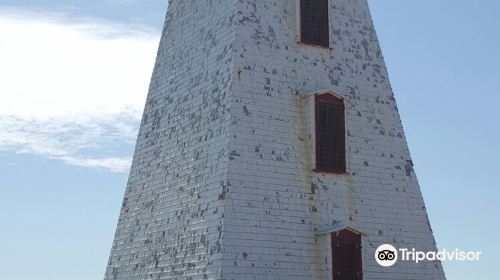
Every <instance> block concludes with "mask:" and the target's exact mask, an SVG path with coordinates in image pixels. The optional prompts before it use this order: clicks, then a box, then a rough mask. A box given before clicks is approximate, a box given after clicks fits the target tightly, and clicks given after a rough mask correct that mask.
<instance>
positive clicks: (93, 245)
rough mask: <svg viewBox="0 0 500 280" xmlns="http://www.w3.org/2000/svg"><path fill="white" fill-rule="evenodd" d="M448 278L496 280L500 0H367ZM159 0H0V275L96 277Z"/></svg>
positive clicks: (123, 175)
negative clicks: (468, 256) (454, 254)
mask: <svg viewBox="0 0 500 280" xmlns="http://www.w3.org/2000/svg"><path fill="white" fill-rule="evenodd" d="M369 3H370V7H371V11H372V16H373V20H374V23H375V27H376V29H377V33H378V36H379V40H380V43H381V46H382V50H383V54H384V57H385V60H386V63H387V66H388V69H389V74H390V78H391V82H392V87H393V89H394V92H395V95H396V99H397V102H398V105H399V110H400V113H401V117H402V121H403V124H404V127H405V133H406V136H407V141H408V143H409V147H410V151H411V154H412V157H413V162H414V164H415V170H416V173H417V176H418V178H419V182H420V185H421V189H422V193H423V196H424V199H425V202H426V206H427V211H428V215H429V218H430V222H431V225H432V228H433V230H434V235H435V238H436V241H437V243H438V247H439V248H440V249H443V248H446V249H451V250H453V249H455V248H460V249H462V250H474V251H482V252H483V256H482V259H481V261H479V262H470V263H461V262H445V263H444V264H443V265H444V268H445V272H446V275H447V278H448V279H459V280H462V279H463V280H465V279H499V278H500V273H499V272H498V269H497V267H496V266H497V265H498V260H499V258H498V257H497V255H496V252H500V242H498V239H497V238H496V237H497V236H499V235H500V219H499V218H498V216H497V215H498V214H499V213H500V203H499V202H498V199H499V198H500V183H499V180H498V177H497V176H495V175H497V174H498V169H499V167H500V147H499V146H500V145H499V143H500V125H499V120H500V118H499V116H498V115H497V112H498V106H499V104H500V92H499V90H498V87H496V86H495V85H496V83H495V82H496V81H497V80H498V79H499V77H500V70H499V68H498V66H499V65H500V52H498V46H499V45H500V32H499V31H498V30H499V29H500V17H498V16H497V14H498V11H500V2H499V1H497V0H478V1H465V0H440V1H434V0H420V1H401V0H371V1H369ZM166 7H167V1H166V0H161V1H159V0H143V1H138V0H99V1H96V0H87V1H73V0H72V1H67V0H66V1H62V0H60V1H59V0H36V1H34V0H15V1H14V0H0V194H1V195H0V221H1V225H0V264H2V265H0V279H5V280H32V279H37V280H67V279H72V280H90V279H102V277H103V274H104V270H105V266H106V262H107V258H108V255H109V251H110V248H111V244H112V240H113V235H114V230H115V227H116V223H117V219H118V213H119V210H120V205H121V200H122V197H123V192H124V189H125V184H126V180H127V176H128V170H129V166H130V161H131V156H132V153H133V149H134V143H135V138H136V135H137V129H138V126H139V122H140V117H141V111H142V108H143V105H144V102H145V99H146V94H147V88H148V84H149V79H150V76H151V72H152V69H153V63H154V59H155V55H156V49H157V46H158V40H159V37H160V33H161V28H162V24H163V19H164V14H165V11H166Z"/></svg>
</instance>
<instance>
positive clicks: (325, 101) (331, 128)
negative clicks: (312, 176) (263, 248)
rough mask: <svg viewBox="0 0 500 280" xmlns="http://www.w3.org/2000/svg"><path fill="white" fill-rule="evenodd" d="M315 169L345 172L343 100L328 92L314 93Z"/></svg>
mask: <svg viewBox="0 0 500 280" xmlns="http://www.w3.org/2000/svg"><path fill="white" fill-rule="evenodd" d="M315 103H316V171H319V172H331V173H345V172H346V160H345V116H344V110H345V108H344V101H343V100H342V99H341V98H338V97H336V96H334V95H332V94H330V93H325V94H320V95H316V100H315Z"/></svg>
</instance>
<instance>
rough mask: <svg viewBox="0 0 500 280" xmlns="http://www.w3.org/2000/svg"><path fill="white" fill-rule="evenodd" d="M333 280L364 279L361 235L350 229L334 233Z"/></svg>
mask: <svg viewBox="0 0 500 280" xmlns="http://www.w3.org/2000/svg"><path fill="white" fill-rule="evenodd" d="M332 270H333V280H362V279H363V271H362V256H361V235H359V234H357V233H355V232H352V231H350V230H342V231H339V232H334V233H332Z"/></svg>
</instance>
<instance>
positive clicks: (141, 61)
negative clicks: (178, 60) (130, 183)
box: [0, 10, 159, 172]
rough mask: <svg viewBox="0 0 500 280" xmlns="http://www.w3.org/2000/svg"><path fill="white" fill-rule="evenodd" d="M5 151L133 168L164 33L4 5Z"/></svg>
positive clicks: (0, 123) (1, 92)
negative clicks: (135, 145) (132, 150)
mask: <svg viewBox="0 0 500 280" xmlns="http://www.w3.org/2000/svg"><path fill="white" fill-rule="evenodd" d="M0 34H2V36H1V38H0V77H1V80H2V81H1V82H0V150H4V151H15V152H18V153H29V154H34V155H39V156H44V157H48V158H52V159H58V160H61V161H64V162H66V163H68V164H72V165H78V166H85V167H95V168H104V169H108V170H111V171H115V172H124V171H127V170H128V168H129V166H130V155H124V153H123V151H120V150H123V149H121V148H120V147H122V148H123V145H128V147H129V146H130V145H133V142H134V140H135V137H136V133H137V128H138V124H139V118H140V114H141V111H142V107H143V104H144V100H145V96H146V92H147V87H148V84H149V78H150V74H151V70H152V68H153V63H154V56H155V54H156V48H157V42H158V38H159V36H158V35H159V34H158V32H157V31H155V30H149V29H147V28H143V27H141V26H126V25H118V24H115V23H110V22H103V21H96V20H92V19H84V20H83V19H80V20H75V19H69V18H67V17H65V16H64V15H62V14H44V13H33V12H25V11H19V10H16V11H13V10H9V11H2V10H0Z"/></svg>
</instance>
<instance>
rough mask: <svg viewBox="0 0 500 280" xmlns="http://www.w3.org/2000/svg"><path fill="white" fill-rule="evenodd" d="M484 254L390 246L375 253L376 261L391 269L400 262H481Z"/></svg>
mask: <svg viewBox="0 0 500 280" xmlns="http://www.w3.org/2000/svg"><path fill="white" fill-rule="evenodd" d="M481 253H482V252H473V251H469V252H465V251H459V250H458V249H455V250H454V251H449V250H446V249H443V250H441V251H428V252H424V251H417V250H415V248H413V249H411V250H410V249H407V248H399V250H398V249H396V247H394V246H392V245H390V244H383V245H380V246H379V247H378V248H377V250H376V251H375V260H376V261H377V263H378V264H379V265H381V266H384V267H390V266H393V265H394V264H396V262H397V261H398V259H399V260H401V261H407V262H408V261H409V262H415V263H419V262H422V261H436V260H438V261H479V258H480V256H481Z"/></svg>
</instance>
